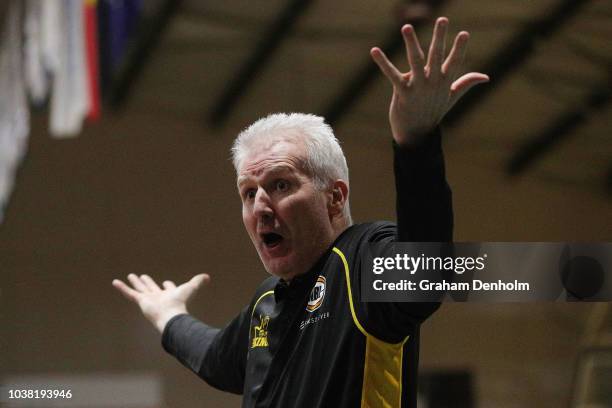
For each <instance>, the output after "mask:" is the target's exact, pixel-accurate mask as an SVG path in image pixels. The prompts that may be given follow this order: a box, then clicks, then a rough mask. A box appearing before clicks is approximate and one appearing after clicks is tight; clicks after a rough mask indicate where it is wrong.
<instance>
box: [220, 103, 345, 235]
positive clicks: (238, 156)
mask: <svg viewBox="0 0 612 408" xmlns="http://www.w3.org/2000/svg"><path fill="white" fill-rule="evenodd" d="M279 140H283V141H290V142H293V143H296V142H302V143H304V146H305V147H306V157H305V161H304V166H305V167H306V170H307V171H308V172H309V173H310V175H311V176H312V179H313V182H314V184H315V186H316V187H317V188H318V189H320V190H323V189H325V188H328V187H329V186H330V184H331V183H333V182H334V181H335V180H337V179H341V180H344V181H345V182H346V183H347V184H348V182H349V174H348V166H347V164H346V158H345V157H344V152H343V151H342V148H341V147H340V143H339V142H338V139H337V138H336V136H334V131H333V130H332V128H331V126H329V125H328V124H327V123H325V119H324V118H322V117H321V116H316V115H312V114H306V113H289V114H287V113H274V114H271V115H268V116H266V117H265V118H261V119H259V120H257V121H256V122H254V123H253V124H252V125H250V126H249V127H247V128H246V129H244V130H243V131H242V132H240V134H239V135H238V137H236V140H234V144H233V146H232V149H231V152H232V161H233V163H234V168H235V169H236V173H238V171H239V169H240V166H241V164H242V161H243V160H244V158H245V156H246V155H247V154H248V152H249V150H250V149H252V148H253V147H254V146H261V145H262V144H263V143H266V142H267V143H270V144H272V143H274V142H278V141H279ZM343 215H344V217H345V219H346V220H347V222H348V223H349V224H351V223H352V221H351V213H350V210H349V205H348V201H347V202H346V203H345V206H344V209H343Z"/></svg>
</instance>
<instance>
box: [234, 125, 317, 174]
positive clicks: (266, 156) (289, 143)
mask: <svg viewBox="0 0 612 408" xmlns="http://www.w3.org/2000/svg"><path fill="white" fill-rule="evenodd" d="M258 142H259V141H258ZM305 160H306V147H305V144H304V143H303V141H301V140H300V139H299V138H291V137H283V136H282V135H281V136H279V137H269V138H265V139H263V140H261V143H257V142H256V143H253V144H252V145H251V146H249V148H248V149H247V150H246V151H245V154H244V157H243V158H242V160H241V162H240V165H239V168H238V179H239V180H240V179H243V178H245V177H247V176H256V175H259V174H261V173H263V172H266V171H269V170H271V169H276V168H283V167H292V168H294V169H295V170H296V171H299V172H305Z"/></svg>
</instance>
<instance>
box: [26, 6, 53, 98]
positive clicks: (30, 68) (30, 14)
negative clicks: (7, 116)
mask: <svg viewBox="0 0 612 408" xmlns="http://www.w3.org/2000/svg"><path fill="white" fill-rule="evenodd" d="M25 4H26V9H25V19H24V31H23V33H24V45H23V47H24V62H23V63H24V74H25V81H26V86H27V90H28V94H29V95H30V100H31V101H32V103H33V104H34V106H42V105H43V104H44V103H45V101H46V99H47V95H48V93H49V80H48V76H47V73H48V69H47V67H46V66H45V61H44V57H43V46H44V38H43V27H42V22H43V19H42V12H43V0H27V1H26V3H25Z"/></svg>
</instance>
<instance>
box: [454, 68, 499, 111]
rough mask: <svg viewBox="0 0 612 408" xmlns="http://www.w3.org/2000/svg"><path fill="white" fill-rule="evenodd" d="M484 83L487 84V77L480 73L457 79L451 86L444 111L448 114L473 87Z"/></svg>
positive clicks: (471, 73) (472, 73)
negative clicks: (446, 107)
mask: <svg viewBox="0 0 612 408" xmlns="http://www.w3.org/2000/svg"><path fill="white" fill-rule="evenodd" d="M486 82H489V76H488V75H485V74H481V73H480V72H470V73H469V74H465V75H464V76H462V77H461V78H459V79H457V80H456V81H455V82H453V83H452V85H451V92H450V100H449V104H448V109H446V111H447V112H448V111H449V110H450V109H451V108H452V107H453V106H454V105H455V103H457V101H458V100H459V99H461V97H462V96H463V95H465V94H466V93H467V92H468V91H469V90H470V89H472V88H473V87H474V86H476V85H478V84H483V83H486Z"/></svg>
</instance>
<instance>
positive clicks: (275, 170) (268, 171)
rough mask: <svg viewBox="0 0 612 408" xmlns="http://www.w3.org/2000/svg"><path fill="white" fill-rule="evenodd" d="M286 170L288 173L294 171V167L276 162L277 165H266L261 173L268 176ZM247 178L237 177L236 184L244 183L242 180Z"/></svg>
mask: <svg viewBox="0 0 612 408" xmlns="http://www.w3.org/2000/svg"><path fill="white" fill-rule="evenodd" d="M285 171H288V172H290V173H295V169H294V168H293V167H291V166H287V165H286V164H278V165H273V166H271V167H268V168H267V169H266V170H264V171H263V173H264V174H265V175H266V176H268V175H274V174H277V173H282V172H285ZM248 178H249V176H244V175H243V176H239V177H238V179H237V180H236V185H237V186H238V187H240V186H241V185H242V184H244V182H245V181H246V180H247V179H248Z"/></svg>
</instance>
